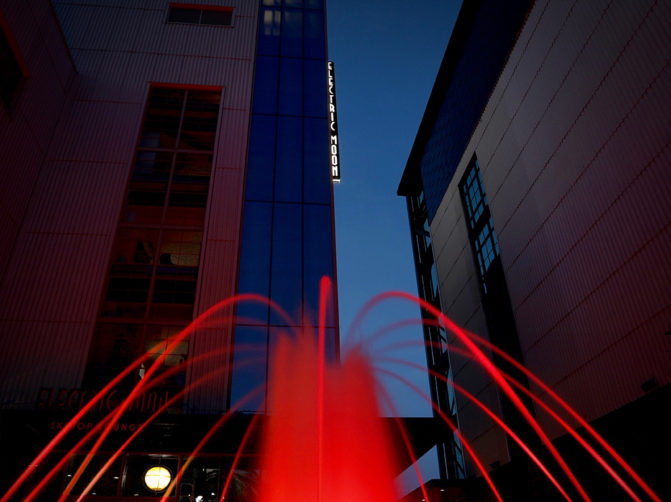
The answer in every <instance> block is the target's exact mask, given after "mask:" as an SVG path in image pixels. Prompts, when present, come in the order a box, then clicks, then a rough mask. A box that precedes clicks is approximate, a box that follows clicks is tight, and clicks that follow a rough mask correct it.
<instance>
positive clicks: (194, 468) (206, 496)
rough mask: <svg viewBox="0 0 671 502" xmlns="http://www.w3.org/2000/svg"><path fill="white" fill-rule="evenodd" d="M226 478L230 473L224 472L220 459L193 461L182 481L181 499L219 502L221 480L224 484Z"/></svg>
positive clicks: (204, 458) (180, 485) (206, 458)
mask: <svg viewBox="0 0 671 502" xmlns="http://www.w3.org/2000/svg"><path fill="white" fill-rule="evenodd" d="M226 476H228V471H222V469H221V465H220V462H219V457H214V458H213V457H202V458H196V459H193V460H192V461H191V462H190V463H189V466H188V467H187V468H186V470H185V472H184V473H183V474H182V478H181V480H180V484H179V488H180V489H179V495H180V499H181V500H182V501H184V502H186V501H191V500H194V501H195V500H198V501H199V502H219V498H220V492H219V489H220V488H219V480H220V479H221V480H222V482H223V480H225V479H226ZM229 490H230V488H229ZM226 500H229V493H227V494H226ZM232 500H235V499H232Z"/></svg>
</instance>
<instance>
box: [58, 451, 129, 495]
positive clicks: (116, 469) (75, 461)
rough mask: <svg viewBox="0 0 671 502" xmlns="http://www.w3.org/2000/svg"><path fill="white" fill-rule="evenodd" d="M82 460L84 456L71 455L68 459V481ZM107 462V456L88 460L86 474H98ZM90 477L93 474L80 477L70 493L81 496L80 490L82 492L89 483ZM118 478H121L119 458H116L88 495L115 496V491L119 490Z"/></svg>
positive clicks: (97, 456) (96, 456) (98, 456)
mask: <svg viewBox="0 0 671 502" xmlns="http://www.w3.org/2000/svg"><path fill="white" fill-rule="evenodd" d="M84 459H85V455H73V456H72V457H71V458H70V461H69V463H68V464H69V465H68V467H67V470H66V472H67V479H68V481H69V480H70V478H72V477H73V476H74V475H75V473H76V472H77V469H78V468H79V466H80V465H81V464H82V462H83V461H84ZM108 460H109V455H95V456H94V457H93V458H92V459H91V460H90V462H89V464H88V467H87V468H86V473H96V472H99V471H100V469H102V467H103V466H104V465H105V464H106V463H107V461H108ZM91 476H93V474H91V475H90V476H89V475H87V474H85V475H84V476H81V477H80V478H79V480H78V481H77V484H75V486H74V488H73V489H72V493H73V494H77V495H79V494H81V493H82V490H84V488H86V486H87V485H88V484H89V482H90V481H91ZM120 477H121V457H118V458H117V459H116V460H115V461H114V462H113V463H112V465H110V466H109V467H108V468H107V470H105V472H104V473H103V475H102V476H101V477H100V479H99V480H98V482H97V483H96V484H95V485H94V486H93V488H92V489H91V491H90V492H89V494H90V495H97V496H99V497H100V496H115V495H117V490H118V489H119V478H120Z"/></svg>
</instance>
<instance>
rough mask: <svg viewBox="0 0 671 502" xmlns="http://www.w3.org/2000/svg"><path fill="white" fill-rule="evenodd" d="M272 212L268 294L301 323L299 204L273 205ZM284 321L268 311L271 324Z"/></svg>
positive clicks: (301, 281)
mask: <svg viewBox="0 0 671 502" xmlns="http://www.w3.org/2000/svg"><path fill="white" fill-rule="evenodd" d="M273 211H274V222H273V257H272V268H271V270H272V273H271V279H270V297H271V299H272V300H273V301H274V302H275V303H277V304H278V305H279V306H280V307H282V308H283V309H284V310H285V311H286V312H287V314H288V315H289V317H291V318H292V319H293V320H294V322H296V323H300V321H301V303H302V297H303V294H302V289H303V288H302V283H303V280H302V275H303V274H302V268H303V267H302V266H301V265H302V261H303V257H302V245H301V241H302V239H301V206H300V205H299V204H275V205H274V207H273ZM286 323H287V321H286V320H284V319H283V318H282V317H280V316H279V315H277V314H276V313H275V312H274V311H272V310H271V312H270V324H280V325H285V324H286Z"/></svg>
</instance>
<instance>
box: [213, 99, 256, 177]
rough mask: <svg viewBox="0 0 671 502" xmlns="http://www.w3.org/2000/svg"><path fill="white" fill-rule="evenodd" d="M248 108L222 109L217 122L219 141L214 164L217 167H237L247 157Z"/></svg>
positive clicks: (243, 163) (243, 162)
mask: <svg viewBox="0 0 671 502" xmlns="http://www.w3.org/2000/svg"><path fill="white" fill-rule="evenodd" d="M248 128H249V111H248V110H224V112H223V113H222V116H221V121H220V123H219V130H220V134H219V137H220V138H221V139H220V143H219V147H218V148H217V152H216V157H215V159H214V165H215V166H216V167H218V168H238V169H240V166H244V165H245V161H246V158H247V134H248Z"/></svg>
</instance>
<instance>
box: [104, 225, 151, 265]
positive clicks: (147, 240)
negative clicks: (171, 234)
mask: <svg viewBox="0 0 671 502" xmlns="http://www.w3.org/2000/svg"><path fill="white" fill-rule="evenodd" d="M157 240H158V231H157V230H151V229H147V228H121V229H120V230H119V233H118V235H117V238H116V240H115V242H114V250H113V251H112V271H113V272H122V271H124V270H126V269H128V267H127V266H128V265H151V264H152V263H154V255H155V254H156V242H157ZM144 268H147V269H149V270H150V269H151V267H144ZM140 269H142V267H141V268H140ZM130 270H137V268H130Z"/></svg>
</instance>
